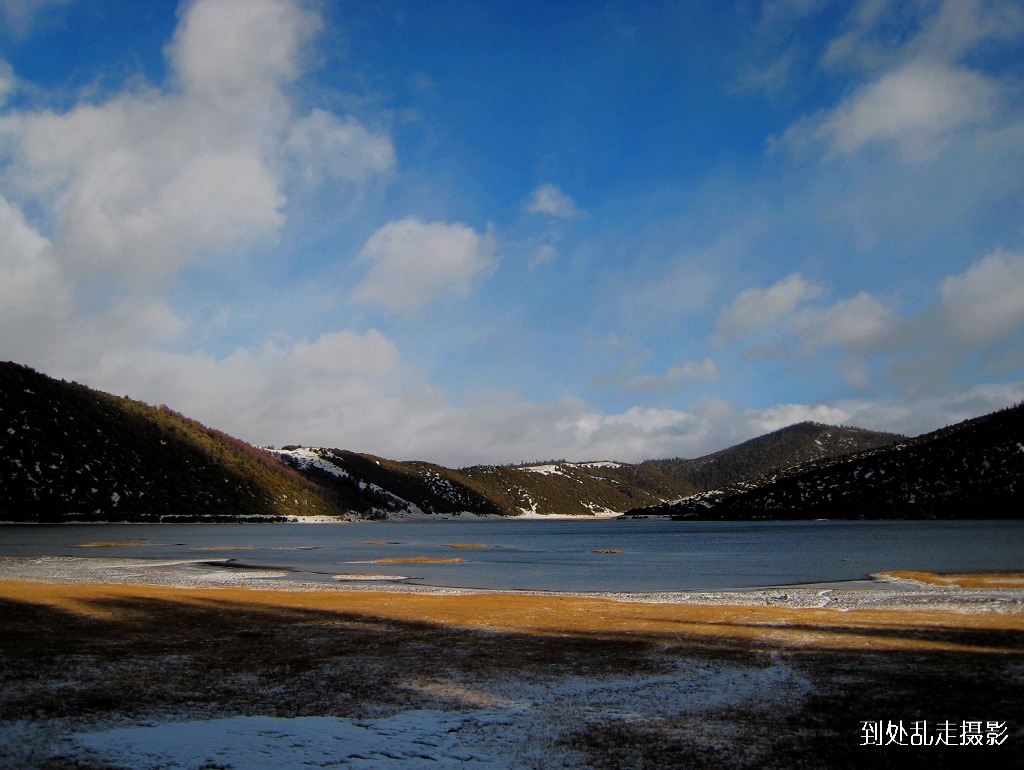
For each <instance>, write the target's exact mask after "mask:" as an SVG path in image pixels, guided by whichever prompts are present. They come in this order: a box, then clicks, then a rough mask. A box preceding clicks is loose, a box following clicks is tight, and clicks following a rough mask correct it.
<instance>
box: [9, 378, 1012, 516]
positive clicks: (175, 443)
mask: <svg viewBox="0 0 1024 770" xmlns="http://www.w3.org/2000/svg"><path fill="white" fill-rule="evenodd" d="M1021 423H1022V418H1021V408H1020V407H1018V408H1017V409H1015V410H1007V411H1005V412H1001V413H998V414H996V415H991V416H989V417H986V418H979V419H977V420H974V421H971V422H970V423H967V424H965V425H963V426H954V427H952V428H948V429H945V430H943V431H939V432H937V433H935V434H930V435H929V436H924V437H921V438H918V439H909V440H901V441H899V442H897V443H895V444H893V443H892V442H893V441H894V440H896V439H897V438H898V437H896V436H895V435H893V434H887V433H875V432H871V431H864V430H859V429H856V428H838V427H835V426H829V425H821V424H818V423H800V424H798V425H794V426H790V427H789V428H784V429H782V430H779V431H775V432H774V433H770V434H768V435H766V436H762V437H759V438H756V439H752V440H751V441H747V442H744V443H742V444H739V445H737V446H735V447H732V448H730V449H726V450H723V451H721V452H716V453H714V454H712V455H708V456H706V457H702V458H697V459H695V460H683V459H673V460H652V461H647V462H644V463H640V464H628V463H619V462H615V461H612V460H598V461H593V462H567V461H565V460H552V461H549V462H545V463H536V464H529V465H479V466H471V467H468V468H462V469H458V470H453V469H449V468H444V467H442V466H439V465H434V464H431V463H425V462H408V461H405V462H399V461H394V460H388V459H385V458H382V457H375V456H373V455H368V454H360V453H357V452H352V451H348V450H343V449H325V448H307V447H301V446H286V447H283V448H281V449H265V448H260V447H254V446H251V445H249V444H246V443H245V442H243V441H239V440H238V439H235V438H232V437H231V436H228V435H226V434H224V433H222V432H220V431H217V430H215V429H212V428H208V427H206V426H204V425H201V424H200V423H198V422H196V421H194V420H191V419H189V418H187V417H185V416H183V415H180V414H178V413H176V412H174V411H172V410H170V409H168V408H167V407H164V406H160V407H154V406H149V405H148V404H144V403H142V402H139V401H134V400H132V399H130V398H127V397H118V396H113V395H110V394H107V393H102V392H99V391H96V390H93V389H91V388H88V387H86V386H84V385H79V384H77V383H73V382H72V383H69V382H64V381H62V380H55V379H52V378H50V377H47V376H45V375H42V374H39V373H37V372H35V371H33V370H31V369H29V368H27V367H23V366H19V365H17V364H12V363H0V520H6V521H40V522H44V521H54V522H56V521H237V520H257V521H285V520H289V519H290V520H296V519H308V518H309V517H326V519H327V520H331V519H338V518H349V519H352V518H366V519H382V518H403V517H427V518H431V517H452V516H465V515H478V516H566V515H569V516H612V515H617V514H620V513H623V512H626V511H629V512H631V513H634V514H636V515H665V516H674V517H679V518H735V519H743V518H794V517H805V516H815V517H835V518H849V517H866V518H880V517H887V516H889V517H900V516H949V517H961V516H962V517H970V516H975V515H976V516H982V517H983V516H988V515H1019V514H1015V513H1009V511H1010V510H1011V509H1012V510H1015V506H1013V505H1012V502H1013V500H1014V496H1015V495H1016V494H1017V493H1018V492H1019V480H1020V477H1021V474H1022V467H1021V465H1022V461H1024V449H1021V447H1024V433H1022V430H1021V428H1022V425H1021ZM843 452H853V454H841V453H843ZM711 485H717V486H714V488H711V489H709V487H711ZM670 501H671V502H670Z"/></svg>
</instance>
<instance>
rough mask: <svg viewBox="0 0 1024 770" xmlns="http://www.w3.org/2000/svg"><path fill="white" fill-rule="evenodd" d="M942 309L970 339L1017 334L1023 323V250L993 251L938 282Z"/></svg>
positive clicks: (976, 340) (985, 339)
mask: <svg viewBox="0 0 1024 770" xmlns="http://www.w3.org/2000/svg"><path fill="white" fill-rule="evenodd" d="M941 295H942V312H943V314H944V315H945V317H946V319H947V320H948V322H949V324H950V326H951V328H952V329H953V330H954V332H955V333H956V334H958V335H959V336H960V337H962V338H964V339H966V340H968V341H971V342H975V343H978V342H986V341H993V340H997V339H1000V338H1004V337H1006V336H1007V335H1019V334H1020V331H1021V326H1022V325H1024V254H1020V253H1009V252H1004V251H996V252H994V253H992V254H989V255H988V256H986V257H984V258H983V259H981V260H980V261H978V262H975V263H974V264H972V265H971V266H970V267H969V268H968V269H967V270H966V271H964V272H963V273H961V274H959V275H954V276H950V277H948V278H946V279H945V280H944V281H943V282H942V287H941Z"/></svg>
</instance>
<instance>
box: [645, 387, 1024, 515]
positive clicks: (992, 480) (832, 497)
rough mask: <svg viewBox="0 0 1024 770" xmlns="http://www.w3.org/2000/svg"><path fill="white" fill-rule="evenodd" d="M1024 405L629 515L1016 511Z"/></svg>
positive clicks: (1022, 485)
mask: <svg viewBox="0 0 1024 770" xmlns="http://www.w3.org/2000/svg"><path fill="white" fill-rule="evenodd" d="M1022 492H1024V405H1018V406H1015V407H1012V408H1009V409H1004V410H1001V411H999V412H994V413H993V414H989V415H985V416H982V417H977V418H974V419H972V420H966V421H964V422H961V423H958V424H956V425H952V426H948V427H946V428H942V429H941V430H937V431H934V432H933V433H927V434H925V435H923V436H918V437H917V438H913V439H905V440H903V441H900V442H898V443H896V444H894V445H892V446H890V447H882V448H878V449H869V450H866V451H863V452H858V453H856V454H853V455H844V456H840V457H832V458H826V459H822V460H816V461H813V462H810V463H806V464H804V465H801V466H797V467H795V468H790V469H788V470H783V471H776V472H771V473H768V474H765V475H763V476H761V477H758V478H753V479H747V480H745V481H740V482H734V483H732V484H729V485H726V486H723V487H719V488H717V489H713V490H710V491H706V492H702V493H700V494H697V495H692V496H690V497H687V498H685V499H683V500H680V501H677V502H674V503H667V504H662V505H657V506H652V507H647V508H641V509H637V510H634V511H631V512H630V515H636V516H648V515H669V516H672V517H673V518H678V519H738V520H743V519H787V518H789V519H796V518H846V519H849V518H864V519H884V518H894V519H895V518H901V519H930V518H945V519H951V518H962V519H973V518H976V519H999V518H1019V517H1020V516H1021V506H1020V498H1021V493H1022Z"/></svg>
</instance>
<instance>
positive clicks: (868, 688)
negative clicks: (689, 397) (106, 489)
mask: <svg viewBox="0 0 1024 770" xmlns="http://www.w3.org/2000/svg"><path fill="white" fill-rule="evenodd" d="M0 617H2V618H3V634H0V689H2V691H3V692H4V694H5V695H4V698H3V699H0V720H24V719H28V720H33V721H36V722H39V721H44V722H45V721H46V720H51V722H47V724H51V723H52V724H59V725H65V724H68V722H67V720H72V721H71V723H70V724H79V723H81V724H92V723H96V721H97V720H99V721H103V720H115V721H116V720H125V719H127V720H138V719H145V718H147V715H149V714H153V713H159V714H165V715H167V714H179V713H180V714H187V715H191V716H192V717H193V718H195V715H197V714H200V715H204V714H205V715H232V714H266V715H274V716H305V715H341V716H347V717H350V718H365V717H369V716H379V715H381V714H392V713H398V712H402V711H404V710H407V709H417V708H422V709H441V710H448V709H466V708H493V707H495V704H501V703H504V702H506V701H508V699H509V698H513V699H514V698H515V697H518V696H517V693H521V692H522V691H523V688H527V691H528V692H529V693H531V694H530V696H529V697H530V699H529V701H528V702H530V703H533V705H532V706H530V708H531V709H532V710H533V711H539V710H543V709H548V710H547V711H543V712H542V713H540V714H539V716H536V717H533V718H534V719H535V722H533V723H532V724H541V725H546V726H547V729H548V730H549V733H550V734H554V735H555V737H553V738H552V737H551V735H550V734H549V735H548V736H547V737H544V738H537V740H536V741H532V742H531V741H524V742H522V746H521V747H519V748H515V747H513V748H514V750H516V751H522V752H527V754H529V752H531V751H532V752H534V754H529V756H527V754H524V755H523V756H524V757H527V758H526V759H522V760H521V761H520V762H517V763H516V764H515V766H516V767H524V768H530V767H536V768H544V770H546V768H548V767H588V768H598V769H601V770H605V769H608V770H610V769H611V768H615V770H621V769H625V768H676V767H680V768H683V767H685V768H743V769H744V770H753V768H775V769H776V770H781V769H782V768H801V767H805V768H819V767H820V768H832V767H882V768H886V767H891V768H901V770H902V768H906V767H910V766H919V765H920V764H921V763H926V764H928V765H929V766H934V767H947V766H953V765H954V764H956V761H959V760H962V759H964V758H965V757H967V755H968V754H970V755H971V758H973V757H974V756H975V753H977V754H976V756H977V758H978V761H979V762H983V763H984V764H986V765H988V766H991V767H996V766H999V767H1010V766H1017V765H1018V764H1019V763H1020V761H1021V760H1022V758H1024V751H1022V746H1024V732H1022V729H1021V727H1022V724H1024V708H1022V704H1021V700H1020V697H1019V693H1020V685H1021V684H1022V682H1024V615H1022V614H1020V613H1016V612H1009V613H1003V612H980V613H959V612H951V611H938V610H918V609H913V610H867V609H863V610H850V611H845V612H844V611H839V610H830V609H791V608H784V607H764V606H747V607H736V606H718V605H684V604H641V603H627V602H621V601H614V600H610V599H598V598H588V597H569V596H544V595H528V594H500V593H476V594H457V595H442V594H431V593H404V592H389V591H279V590H248V589H244V588H208V589H183V588H171V587H162V586H153V585H140V584H122V585H109V584H88V583H71V584H48V583H36V582H21V581H0ZM623 678H625V680H624V679H623ZM580 681H583V682H584V683H586V682H591V683H592V685H588V686H591V687H592V689H591V690H589V691H588V693H587V694H586V697H585V698H584V697H583V696H577V695H573V693H572V692H570V693H569V694H566V692H565V691H564V689H559V688H564V687H565V686H566V685H565V684H564V683H566V682H575V683H578V682H580ZM623 681H625V682H627V684H622V682H623ZM630 681H633V682H635V683H636V684H635V688H636V689H635V691H633V690H631V687H632V686H631V685H629V684H628V682H630ZM665 681H668V682H669V684H670V685H671V686H672V687H674V688H676V689H675V690H672V692H676V693H677V695H678V694H679V693H682V694H683V695H685V693H686V692H690V691H692V692H693V693H694V694H693V696H692V702H691V701H685V702H684V701H663V700H662V699H660V698H659V697H651V696H650V695H649V694H646V693H647V692H648V690H645V689H644V688H650V687H653V686H655V685H652V684H650V682H663V684H661V685H657V686H659V687H664V686H666V685H664V682H665ZM746 681H765V682H768V683H769V684H768V685H766V686H764V687H761V686H758V687H754V688H749V687H748V688H746V689H744V685H743V683H744V682H746ZM645 683H646V684H645ZM572 686H573V687H579V686H580V685H578V684H573V685H572ZM615 688H618V690H616V689H615ZM688 688H689V689H688ZM723 688H724V689H723ZM609 692H611V693H612V694H614V695H615V697H617V698H619V699H620V701H621V703H620V702H619V701H615V703H617V704H619V705H616V706H615V707H614V708H610V710H608V711H607V712H605V711H602V710H601V708H599V707H598V706H596V705H594V704H595V703H598V705H599V702H600V699H601V698H608V697H610V696H609V695H608V693H609ZM659 692H660V691H659ZM730 692H735V693H736V695H734V696H732V695H729V693H730ZM538 693H540V694H538ZM543 693H548V695H546V696H545V695H543ZM679 697H682V696H679ZM688 697H689V696H688ZM545 698H547V700H545ZM567 699H569V700H567ZM684 700H685V699H684ZM680 704H682V705H680ZM595 709H596V710H595ZM529 713H530V712H527V714H526V715H525V716H523V717H522V718H523V719H526V718H527V717H528V716H529ZM631 714H632V716H630V715H631ZM880 719H881V720H889V719H893V720H904V721H905V722H907V723H908V724H909V722H910V721H911V720H929V721H930V722H932V723H933V724H938V723H939V722H940V721H941V720H944V719H946V720H965V719H981V720H1001V721H1006V722H1007V723H1008V724H1009V725H1010V728H1011V731H1010V736H1009V738H1008V740H1007V742H1006V744H1004V745H1003V746H991V747H980V748H977V747H957V748H955V749H954V748H949V749H944V748H939V747H927V748H925V747H910V746H908V747H900V748H899V749H893V748H889V749H886V748H883V747H862V746H860V745H859V742H860V729H861V725H862V723H863V722H864V721H868V720H880ZM53 720H56V721H53ZM60 720H64V721H60ZM76 720H77V721H76ZM61 729H68V728H67V727H64V728H61ZM508 729H512V728H508ZM957 751H959V752H960V753H959V754H957V753H956V752H957ZM950 752H952V754H951V753H950ZM531 756H532V757H536V756H540V757H541V759H536V758H534V759H533V760H530V759H529V757H531ZM556 758H561V759H557V761H556ZM549 761H550V763H549ZM0 764H2V762H0ZM32 766H36V767H40V768H45V769H46V770H51V769H52V768H63V767H73V768H78V770H108V768H106V767H96V766H90V765H88V764H87V763H82V762H80V761H77V760H75V761H72V760H70V759H69V758H68V757H54V758H50V759H45V758H44V759H43V760H40V761H38V762H37V763H36V764H35V765H32Z"/></svg>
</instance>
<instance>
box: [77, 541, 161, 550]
mask: <svg viewBox="0 0 1024 770" xmlns="http://www.w3.org/2000/svg"><path fill="white" fill-rule="evenodd" d="M149 544H150V543H149V541H148V540H113V541H110V542H102V541H97V542H94V543H79V545H78V547H79V548H120V547H124V546H133V545H149Z"/></svg>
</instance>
